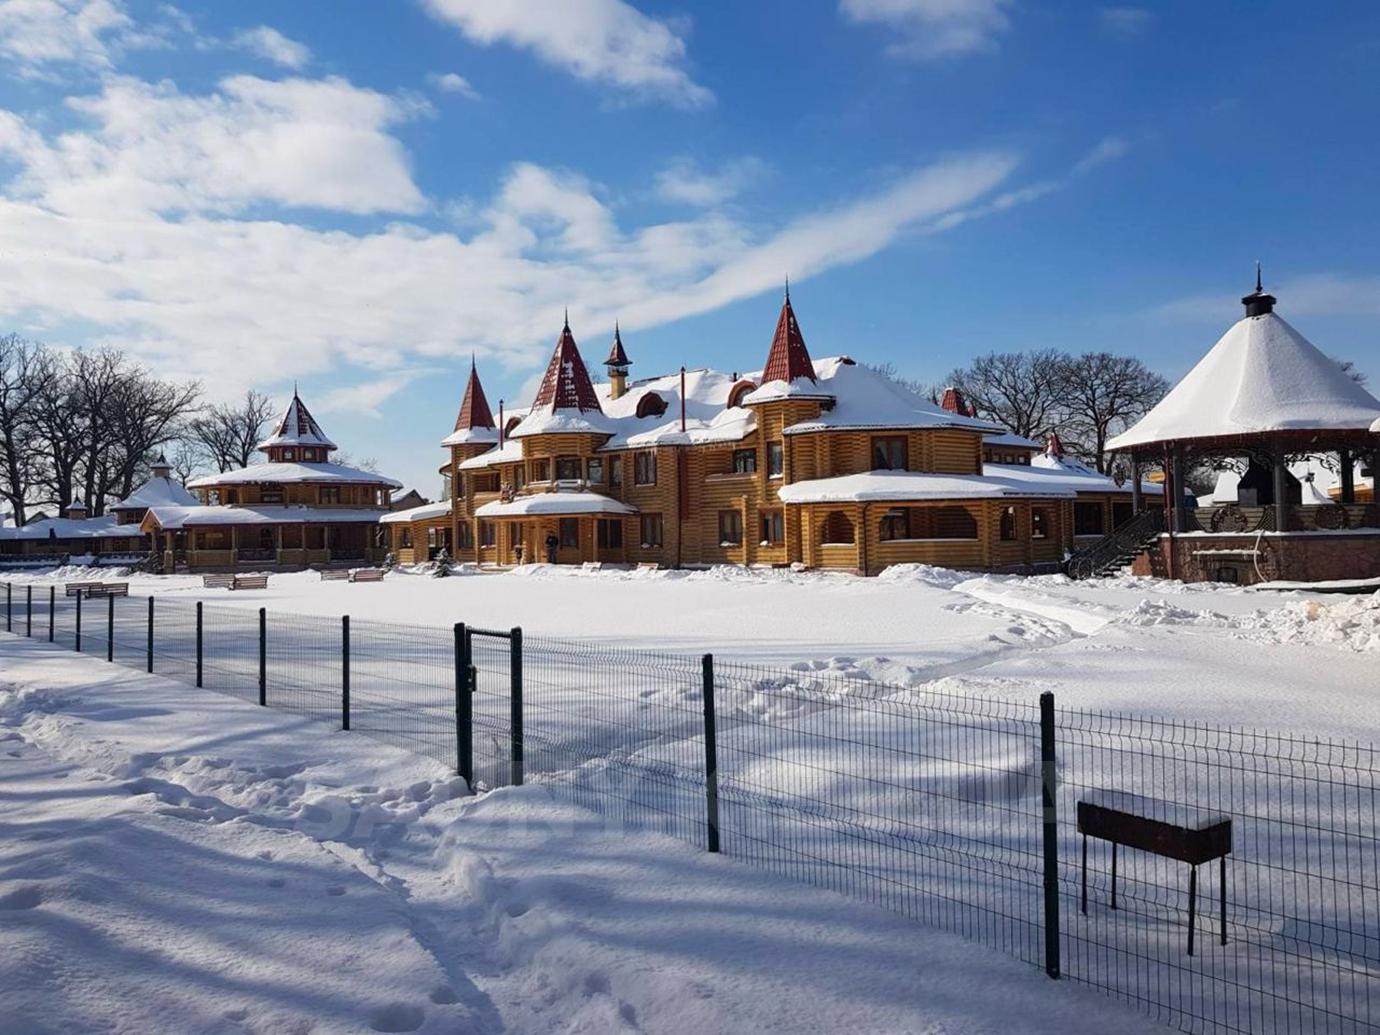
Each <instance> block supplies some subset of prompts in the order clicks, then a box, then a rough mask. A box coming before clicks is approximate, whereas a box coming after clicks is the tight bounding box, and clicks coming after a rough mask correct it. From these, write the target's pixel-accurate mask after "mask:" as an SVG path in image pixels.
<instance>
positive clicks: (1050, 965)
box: [1040, 691, 1060, 978]
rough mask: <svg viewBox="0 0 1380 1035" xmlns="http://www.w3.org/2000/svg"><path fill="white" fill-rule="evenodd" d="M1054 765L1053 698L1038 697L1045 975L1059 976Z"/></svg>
mask: <svg viewBox="0 0 1380 1035" xmlns="http://www.w3.org/2000/svg"><path fill="white" fill-rule="evenodd" d="M1056 779H1057V774H1056V773H1055V764H1054V695H1053V694H1052V693H1050V692H1049V691H1045V692H1044V693H1042V694H1041V695H1040V787H1041V791H1040V797H1041V799H1042V802H1043V806H1044V849H1045V874H1044V876H1045V973H1046V974H1048V975H1049V976H1050V977H1052V978H1057V977H1059V974H1060V967H1059V830H1058V811H1057V808H1056V804H1055V803H1056V801H1057V796H1056V791H1057V789H1058V787H1057V783H1056Z"/></svg>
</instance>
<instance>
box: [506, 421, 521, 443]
mask: <svg viewBox="0 0 1380 1035" xmlns="http://www.w3.org/2000/svg"><path fill="white" fill-rule="evenodd" d="M521 423H522V418H521V417H509V418H508V423H506V424H504V425H503V437H504V438H507V437H508V436H510V435H511V434H512V433H513V429H514V428H515V427H517V426H518V425H519V424H521Z"/></svg>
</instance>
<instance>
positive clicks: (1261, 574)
mask: <svg viewBox="0 0 1380 1035" xmlns="http://www.w3.org/2000/svg"><path fill="white" fill-rule="evenodd" d="M1131 571H1132V573H1133V574H1136V575H1154V576H1158V577H1159V578H1174V579H1181V580H1183V581H1184V582H1235V583H1238V584H1240V585H1243V586H1249V585H1253V584H1255V583H1258V582H1277V581H1285V582H1331V581H1334V580H1341V579H1372V578H1380V529H1352V530H1346V531H1335V532H1323V531H1318V532H1187V533H1180V534H1178V535H1174V536H1170V535H1168V534H1165V535H1161V536H1160V537H1159V539H1158V540H1157V541H1156V542H1155V543H1154V544H1152V545H1151V546H1150V547H1149V548H1148V549H1146V550H1144V551H1142V552H1141V553H1140V554H1138V555H1137V556H1136V558H1135V560H1134V561H1133V562H1132V565H1131Z"/></svg>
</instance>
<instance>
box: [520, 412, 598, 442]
mask: <svg viewBox="0 0 1380 1035" xmlns="http://www.w3.org/2000/svg"><path fill="white" fill-rule="evenodd" d="M615 430H616V429H615V426H614V423H613V422H612V421H611V420H609V418H608V417H606V416H605V415H604V414H602V413H600V412H599V411H598V410H576V409H564V408H560V407H556V406H534V407H533V408H532V409H531V410H530V411H529V412H528V414H527V416H525V417H523V418H522V423H521V424H519V425H518V426H517V427H515V428H514V429H513V430H512V432H511V433H510V434H509V437H510V438H523V437H525V436H527V435H574V434H587V435H611V434H613V432H614V431H615Z"/></svg>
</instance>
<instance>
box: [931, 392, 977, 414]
mask: <svg viewBox="0 0 1380 1035" xmlns="http://www.w3.org/2000/svg"><path fill="white" fill-rule="evenodd" d="M939 405H940V408H941V409H945V410H948V411H949V412H950V413H956V414H958V415H959V416H960V417H976V416H977V407H976V406H974V405H973V404H972V403H970V402H969V401H968V397H967V396H965V395H964V394H963V389H961V388H952V387H951V388H946V389H944V399H943V401H942V402H940V404H939Z"/></svg>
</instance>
